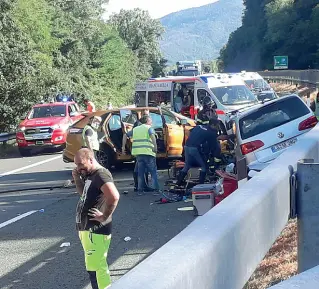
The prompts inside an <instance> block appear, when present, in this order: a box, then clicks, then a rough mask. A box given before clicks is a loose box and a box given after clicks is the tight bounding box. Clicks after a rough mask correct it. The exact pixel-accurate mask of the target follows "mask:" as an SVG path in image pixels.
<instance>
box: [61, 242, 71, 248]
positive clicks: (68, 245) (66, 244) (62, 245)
mask: <svg viewBox="0 0 319 289" xmlns="http://www.w3.org/2000/svg"><path fill="white" fill-rule="evenodd" d="M70 246H71V243H70V242H66V243H62V244H61V245H60V248H63V247H70Z"/></svg>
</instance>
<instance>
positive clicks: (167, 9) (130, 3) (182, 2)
mask: <svg viewBox="0 0 319 289" xmlns="http://www.w3.org/2000/svg"><path fill="white" fill-rule="evenodd" d="M216 1H219V0H196V1H195V0H162V1H152V0H110V2H109V4H108V5H107V6H106V9H107V13H106V14H105V18H107V17H108V16H109V15H110V14H112V13H114V12H115V13H118V12H119V11H120V10H121V9H126V10H129V9H134V8H141V9H143V10H148V11H149V12H150V14H151V16H152V17H153V18H160V17H163V16H165V15H167V14H170V13H172V12H176V11H180V10H184V9H187V8H193V7H199V6H203V5H206V4H210V3H213V2H216Z"/></svg>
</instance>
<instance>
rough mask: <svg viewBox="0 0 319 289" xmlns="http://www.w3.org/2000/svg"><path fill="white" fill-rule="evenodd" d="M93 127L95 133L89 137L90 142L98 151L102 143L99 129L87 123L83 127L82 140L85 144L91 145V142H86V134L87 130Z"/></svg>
mask: <svg viewBox="0 0 319 289" xmlns="http://www.w3.org/2000/svg"><path fill="white" fill-rule="evenodd" d="M88 129H91V130H92V131H93V135H92V136H90V137H88V138H89V142H90V144H91V147H92V149H93V150H96V151H98V150H99V149H100V143H99V137H98V134H97V131H96V130H95V129H93V128H92V127H91V126H89V125H86V126H85V127H84V129H83V132H82V141H83V146H86V147H89V144H88V143H87V142H86V136H85V132H86V131H87V130H88Z"/></svg>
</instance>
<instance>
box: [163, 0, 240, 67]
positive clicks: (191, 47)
mask: <svg viewBox="0 0 319 289" xmlns="http://www.w3.org/2000/svg"><path fill="white" fill-rule="evenodd" d="M243 8H244V6H243V3H242V0H219V1H217V2H213V3H211V4H207V5H204V6H200V7H195V8H189V9H185V10H181V11H178V12H173V13H171V14H168V15H166V16H164V17H162V18H160V21H161V23H162V25H163V26H164V28H165V33H164V35H163V39H162V40H161V42H160V44H161V49H162V52H163V55H164V57H165V58H166V59H168V61H169V63H174V62H176V61H178V60H188V59H189V60H193V59H201V60H212V59H214V58H217V57H218V56H219V51H220V49H221V48H222V47H223V46H224V45H225V44H226V43H227V41H228V38H229V35H230V33H231V32H233V31H235V30H236V29H237V28H238V27H239V26H241V18H242V12H243Z"/></svg>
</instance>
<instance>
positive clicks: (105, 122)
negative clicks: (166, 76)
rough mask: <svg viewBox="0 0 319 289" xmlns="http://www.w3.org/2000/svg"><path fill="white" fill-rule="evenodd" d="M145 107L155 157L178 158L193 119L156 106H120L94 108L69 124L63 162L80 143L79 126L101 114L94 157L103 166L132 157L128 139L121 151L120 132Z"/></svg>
mask: <svg viewBox="0 0 319 289" xmlns="http://www.w3.org/2000/svg"><path fill="white" fill-rule="evenodd" d="M144 110H149V112H150V117H151V118H152V121H153V124H152V127H153V128H154V130H155V132H156V135H157V147H158V153H157V158H158V159H167V158H172V159H174V158H180V157H182V154H183V148H184V143H185V141H186V139H187V137H188V136H189V132H190V130H191V129H192V128H193V127H194V126H195V125H196V123H195V121H194V120H192V119H190V118H187V117H185V116H182V115H180V114H177V113H174V112H172V111H170V110H167V109H165V108H160V107H139V108H123V109H114V110H106V111H96V112H93V113H87V114H84V116H85V117H84V118H83V119H81V120H80V121H78V122H77V123H75V124H73V125H72V127H70V128H69V130H68V135H67V140H66V148H65V150H64V152H63V160H64V162H73V161H74V155H75V153H76V152H77V151H78V150H79V149H80V148H81V146H82V132H83V128H84V127H85V126H86V125H87V123H88V122H89V119H90V118H91V117H92V116H94V115H96V116H100V117H101V118H102V125H101V127H100V129H99V132H98V134H99V139H100V153H99V154H98V158H99V159H98V161H99V162H100V164H102V165H103V166H104V167H106V168H110V167H111V166H114V165H118V164H120V163H123V162H129V161H132V160H133V156H132V155H130V152H131V147H132V141H128V142H127V152H128V153H127V154H125V155H123V154H122V139H123V134H125V133H126V132H128V131H130V130H132V129H133V126H134V123H135V122H136V121H137V120H138V119H140V118H141V116H142V114H143V111H144Z"/></svg>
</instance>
